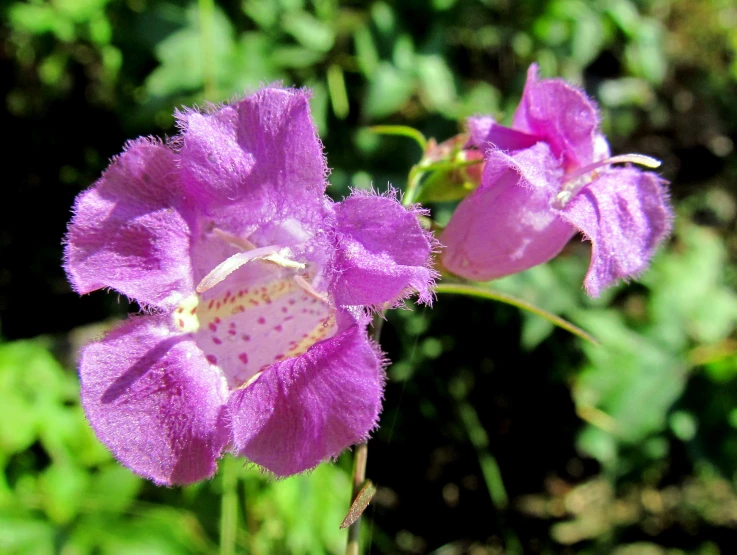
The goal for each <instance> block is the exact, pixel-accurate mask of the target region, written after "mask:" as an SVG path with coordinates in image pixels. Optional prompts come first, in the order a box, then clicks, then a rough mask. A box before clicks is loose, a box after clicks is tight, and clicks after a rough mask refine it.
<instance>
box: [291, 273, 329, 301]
mask: <svg viewBox="0 0 737 555" xmlns="http://www.w3.org/2000/svg"><path fill="white" fill-rule="evenodd" d="M292 279H294V281H295V283H296V284H297V285H299V286H300V287H301V288H302V289H303V290H304V291H305V293H307V294H308V295H310V296H312V297H315V298H316V299H317V300H318V301H323V302H328V295H327V293H318V292H317V290H316V289H315V288H314V287H312V284H311V283H310V282H309V281H307V280H306V279H305V278H303V277H302V276H292Z"/></svg>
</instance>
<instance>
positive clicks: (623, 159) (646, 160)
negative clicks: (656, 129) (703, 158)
mask: <svg viewBox="0 0 737 555" xmlns="http://www.w3.org/2000/svg"><path fill="white" fill-rule="evenodd" d="M626 163H630V164H639V165H640V166H645V167H646V168H651V169H656V168H659V167H660V164H661V162H660V160H658V159H656V158H652V157H650V156H645V155H644V154H620V155H618V156H612V157H611V158H606V159H604V160H599V161H598V162H594V163H593V164H589V165H588V166H584V167H583V168H579V169H577V170H576V171H575V172H571V173H569V174H568V175H566V179H565V183H568V182H569V181H575V180H576V179H578V178H579V177H582V176H584V175H586V174H587V173H591V172H593V171H594V170H596V169H598V168H600V167H602V166H609V165H611V164H626Z"/></svg>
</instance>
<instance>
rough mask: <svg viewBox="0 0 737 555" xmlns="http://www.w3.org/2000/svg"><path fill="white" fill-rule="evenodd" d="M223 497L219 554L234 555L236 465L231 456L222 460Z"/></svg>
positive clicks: (236, 525)
mask: <svg viewBox="0 0 737 555" xmlns="http://www.w3.org/2000/svg"><path fill="white" fill-rule="evenodd" d="M222 479H223V497H222V500H221V503H222V504H221V513H220V551H219V553H220V555H235V534H236V528H237V527H238V493H237V489H236V488H237V486H238V467H237V462H236V461H235V459H233V458H232V457H225V459H224V460H223V476H222Z"/></svg>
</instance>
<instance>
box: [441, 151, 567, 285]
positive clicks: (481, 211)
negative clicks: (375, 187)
mask: <svg viewBox="0 0 737 555" xmlns="http://www.w3.org/2000/svg"><path fill="white" fill-rule="evenodd" d="M559 180H560V169H559V167H558V163H557V160H556V159H555V157H554V156H553V155H552V154H551V152H550V149H549V148H548V146H547V144H545V143H537V144H536V145H535V146H533V147H531V148H528V149H525V150H522V151H518V152H517V153H515V155H514V156H510V155H508V154H506V153H504V152H501V151H499V150H492V151H489V153H488V154H487V160H486V167H485V168H484V175H483V178H482V183H481V187H479V188H478V189H477V190H476V191H474V192H473V193H471V195H469V196H468V197H466V198H465V199H464V200H463V201H462V202H461V203H460V204H459V205H458V208H457V209H456V211H455V213H454V214H453V217H452V218H451V220H450V222H449V223H448V226H447V227H446V228H445V230H444V231H443V233H442V234H441V236H440V237H439V240H440V242H441V243H442V244H443V245H445V247H446V248H445V250H444V251H443V254H442V256H441V260H442V263H443V265H444V266H445V267H446V268H447V269H448V270H450V271H451V272H453V273H454V274H456V275H459V276H462V277H465V278H467V279H473V280H478V281H486V280H489V279H494V278H498V277H502V276H506V275H508V274H513V273H516V272H521V271H522V270H526V269H527V268H531V267H532V266H535V265H537V264H542V263H543V262H547V261H548V260H550V259H551V258H553V257H554V256H555V255H557V254H558V253H559V252H560V251H561V249H562V248H563V247H564V246H565V245H566V243H567V242H568V240H569V239H570V238H571V237H572V236H573V235H574V233H575V230H574V228H573V227H572V226H571V225H570V224H568V223H566V222H564V221H563V220H561V219H560V218H559V217H558V216H557V215H556V214H554V213H553V212H552V211H551V209H550V201H551V199H552V198H553V197H554V196H555V194H556V193H557V190H558V186H559V182H560V181H559Z"/></svg>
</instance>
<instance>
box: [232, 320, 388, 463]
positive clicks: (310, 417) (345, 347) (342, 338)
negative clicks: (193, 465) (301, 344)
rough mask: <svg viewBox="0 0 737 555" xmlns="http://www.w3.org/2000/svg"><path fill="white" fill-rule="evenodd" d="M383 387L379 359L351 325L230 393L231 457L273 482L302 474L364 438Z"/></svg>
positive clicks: (362, 333)
mask: <svg viewBox="0 0 737 555" xmlns="http://www.w3.org/2000/svg"><path fill="white" fill-rule="evenodd" d="M383 389H384V372H383V369H382V359H381V356H380V355H379V353H378V352H377V350H376V348H375V346H374V345H373V344H372V343H371V342H370V341H369V340H368V338H367V337H366V331H365V327H364V325H363V324H353V325H351V326H349V327H347V328H346V329H344V330H343V331H342V332H340V333H338V334H336V335H335V336H333V337H332V338H330V339H327V340H325V341H321V342H319V343H316V344H315V345H313V346H312V347H311V348H310V349H309V350H308V351H307V352H306V353H304V354H303V355H301V356H299V357H296V358H292V359H287V360H285V361H283V362H281V363H278V364H275V365H273V366H271V367H269V368H268V369H267V370H266V371H264V373H263V374H261V375H260V376H259V377H258V378H256V380H255V381H254V382H253V383H251V384H250V385H248V386H246V387H245V388H242V389H238V390H236V391H234V392H233V394H232V395H231V396H230V399H229V401H228V409H229V411H230V419H231V423H232V428H233V437H234V442H235V448H236V451H237V452H238V454H240V455H242V456H245V457H247V458H249V459H250V460H251V461H253V462H254V463H256V464H258V465H260V466H262V467H264V468H266V469H267V470H269V471H271V472H273V473H274V474H276V475H277V476H290V475H292V474H297V473H299V472H303V471H305V470H309V469H311V468H313V467H315V466H316V465H317V464H318V463H320V462H321V461H323V460H326V459H329V458H330V457H337V456H338V455H339V454H340V452H341V451H343V449H346V448H347V447H350V446H351V445H353V444H354V443H358V442H360V441H362V440H364V439H366V438H367V437H368V434H369V432H370V431H371V430H372V429H374V428H375V427H376V423H377V420H378V415H379V411H380V410H381V398H382V392H383Z"/></svg>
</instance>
